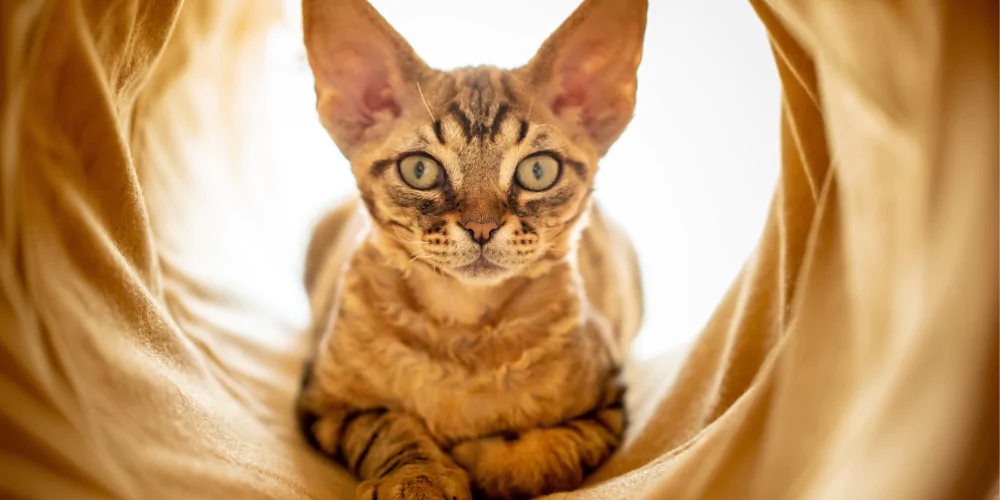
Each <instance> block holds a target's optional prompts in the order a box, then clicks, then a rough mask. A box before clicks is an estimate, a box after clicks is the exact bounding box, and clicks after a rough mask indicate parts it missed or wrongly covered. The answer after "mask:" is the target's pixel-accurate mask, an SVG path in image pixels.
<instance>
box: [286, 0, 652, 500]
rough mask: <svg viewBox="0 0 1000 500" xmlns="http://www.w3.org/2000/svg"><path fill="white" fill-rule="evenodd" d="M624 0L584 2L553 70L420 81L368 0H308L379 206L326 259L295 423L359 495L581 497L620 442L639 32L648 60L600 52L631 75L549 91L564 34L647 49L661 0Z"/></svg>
mask: <svg viewBox="0 0 1000 500" xmlns="http://www.w3.org/2000/svg"><path fill="white" fill-rule="evenodd" d="M614 1H615V0H611V2H608V1H607V0H606V1H604V2H601V1H590V2H587V3H585V4H584V6H583V7H581V9H579V10H578V12H577V13H576V14H574V16H573V17H572V18H571V19H570V21H567V24H566V25H564V27H563V28H562V29H561V30H560V32H563V34H562V35H561V36H560V32H557V33H556V35H554V36H553V38H552V39H550V41H549V42H547V44H546V47H543V50H542V51H541V52H540V53H539V56H538V57H536V61H540V62H536V61H533V62H532V64H529V66H526V67H525V68H522V69H520V70H514V71H503V70H499V69H496V68H490V67H481V68H464V69H460V70H454V71H451V72H439V71H435V70H431V69H429V68H426V66H423V65H422V62H420V61H419V59H418V58H416V56H415V55H413V54H412V52H409V50H408V47H406V46H404V44H405V42H402V41H401V38H399V37H398V35H396V34H395V33H394V32H392V31H391V28H389V27H388V25H387V24H384V21H382V20H381V18H380V17H378V15H377V13H375V12H374V10H373V9H371V7H370V6H368V5H367V4H366V3H363V2H356V1H345V2H342V3H340V4H335V3H333V2H329V1H328V0H316V2H315V3H310V2H308V1H307V3H306V5H305V10H304V12H305V13H306V42H307V46H308V47H309V49H310V61H311V63H312V65H313V69H314V72H315V73H316V75H317V94H318V102H319V104H318V108H319V110H320V114H321V117H322V118H323V122H324V125H325V126H326V127H327V129H328V130H329V131H330V133H331V136H332V137H333V138H334V140H335V141H336V142H337V144H338V146H340V148H341V150H342V151H344V153H345V155H347V156H348V158H349V159H350V160H351V163H352V168H353V170H354V174H355V177H356V178H357V180H358V187H359V191H360V196H359V197H358V198H357V199H354V200H350V201H348V202H345V203H344V204H343V205H341V206H340V207H338V208H337V209H335V210H334V211H333V212H331V213H330V214H329V215H327V216H326V217H325V218H324V219H323V220H322V221H321V222H320V223H319V225H318V226H317V229H316V231H315V232H314V235H313V240H312V242H311V244H310V249H309V253H308V257H307V262H306V286H307V289H308V291H309V294H310V300H311V305H312V314H313V332H314V337H315V347H314V350H313V353H312V355H311V359H310V363H309V365H308V366H307V369H306V375H305V379H304V381H303V391H302V394H301V396H300V399H299V403H298V411H299V414H300V420H301V422H302V424H303V430H304V432H305V434H306V436H307V437H308V438H309V439H310V441H311V442H312V443H313V445H314V446H315V447H316V448H317V449H319V450H321V451H323V452H324V453H326V454H329V455H330V456H332V457H334V458H336V459H338V460H340V461H341V462H343V463H344V464H345V465H346V466H347V467H348V468H349V469H351V470H352V472H354V473H355V474H357V475H359V476H360V477H361V478H362V479H364V480H365V481H364V482H363V483H362V485H361V486H360V487H359V493H360V495H361V496H362V497H371V498H375V497H377V498H383V499H385V498H442V496H443V497H444V498H449V499H450V498H456V499H457V498H468V497H469V495H470V491H478V492H479V493H481V494H483V495H485V496H490V497H507V498H514V497H526V496H534V495H538V494H542V493H546V492H550V491H555V490H562V489H569V488H573V487H575V486H577V485H578V484H579V483H580V482H581V481H582V479H583V477H584V476H585V475H586V474H587V473H588V472H589V471H590V470H592V469H593V468H595V467H597V466H598V465H600V463H601V462H603V461H604V460H605V459H606V458H607V457H608V456H609V455H610V454H611V453H612V452H613V451H614V449H615V448H616V447H617V445H618V443H619V441H620V439H621V435H622V432H623V430H624V414H623V408H622V401H621V397H622V393H623V388H622V386H621V384H620V381H619V379H618V372H619V369H620V365H621V362H622V358H621V356H622V352H623V350H624V349H625V348H626V347H627V345H628V342H629V341H630V340H631V337H632V336H633V335H634V334H635V333H636V331H637V329H638V325H639V322H640V317H641V290H640V284H639V278H638V270H637V265H636V260H635V255H634V253H633V252H632V249H631V246H630V244H629V242H628V240H627V238H626V237H625V236H624V235H623V234H622V233H621V232H620V231H619V230H618V229H617V228H616V227H615V226H614V225H613V224H611V223H610V222H609V221H608V220H606V219H605V218H604V217H603V216H602V214H601V213H600V210H599V209H598V208H597V206H596V204H594V203H593V201H592V199H591V192H592V185H593V177H594V174H595V172H596V168H597V160H598V159H599V158H600V156H602V155H603V153H604V152H605V151H606V150H607V147H609V146H610V144H611V142H613V141H614V139H615V138H617V136H618V135H619V134H620V133H621V130H622V129H623V128H624V125H625V124H626V123H627V122H628V119H629V118H630V117H631V109H632V105H633V102H634V92H635V82H634V71H635V67H636V66H637V65H638V54H639V52H638V50H639V49H638V48H636V47H635V45H636V39H635V36H634V33H633V36H632V37H631V38H627V39H626V42H627V43H626V45H627V46H628V47H631V48H632V50H633V51H635V53H634V57H633V58H631V59H629V58H628V57H626V58H624V59H620V55H617V54H616V55H615V58H611V57H609V54H608V53H607V52H602V53H601V54H603V58H598V59H600V60H601V61H604V63H605V65H611V66H620V67H622V68H624V70H623V71H619V72H622V73H623V74H624V75H628V74H629V73H631V76H630V77H623V78H622V81H621V82H610V83H606V84H605V85H609V86H610V87H609V88H607V89H604V91H603V92H602V94H600V95H597V94H595V93H593V92H591V89H590V88H589V87H588V88H586V89H583V90H584V91H582V92H581V91H580V87H579V86H574V85H572V83H573V82H572V81H567V80H561V82H560V85H559V88H558V89H554V90H553V91H552V93H551V95H550V94H547V93H546V92H545V90H546V89H547V88H549V87H546V86H545V82H546V81H547V80H550V79H551V77H552V74H553V71H552V69H551V67H552V66H553V65H555V66H556V67H560V64H561V65H562V66H566V64H567V62H566V61H567V60H566V59H565V58H560V56H559V52H560V50H559V49H560V43H561V42H560V38H562V39H564V40H565V39H569V40H570V41H572V42H574V44H575V45H578V46H581V47H583V48H584V49H585V50H592V48H593V47H592V43H591V44H590V48H589V49H588V43H587V42H593V40H594V37H595V35H594V34H593V33H591V32H590V31H589V30H585V29H582V28H580V27H577V26H576V25H580V24H582V25H583V26H584V28H585V27H586V26H587V24H588V23H587V19H588V17H591V18H592V17H593V15H592V14H593V13H592V12H590V11H594V10H596V11H598V12H597V14H598V15H600V14H604V15H606V16H609V17H610V22H612V23H614V21H615V20H617V21H619V23H620V26H619V27H621V26H625V27H627V28H629V29H630V30H632V31H636V30H637V31H638V46H639V47H641V36H642V28H643V27H644V19H645V3H644V2H640V1H636V2H624V3H623V4H619V5H618V6H616V5H614V3H613V2H614ZM324 2H326V3H324ZM621 5H626V6H625V7H624V8H623V7H621ZM602 10H603V12H601V11H602ZM581 12H582V13H581ZM310 16H311V17H312V19H310ZM603 22H605V23H607V22H609V21H607V20H605V21H603ZM566 26H569V28H567V27H566ZM598 27H599V26H598ZM320 28H322V30H321V31H320ZM366 30H367V32H366V33H365V34H364V35H365V37H367V38H364V37H362V36H361V34H360V33H352V31H366ZM581 33H582V34H581ZM373 34H374V35H375V36H373ZM585 35H586V36H585ZM581 37H582V39H581ZM362 39H365V40H367V41H364V42H362V41H361V40H362ZM372 40H375V41H374V42H373V41H372ZM380 40H381V41H380ZM553 40H554V41H553ZM562 43H565V42H562ZM335 54H337V55H340V56H342V57H339V58H337V59H336V61H335V62H336V63H337V64H333V63H330V64H329V65H328V64H327V63H326V62H325V59H327V58H329V56H332V55H335ZM585 55H586V54H585ZM352 57H353V58H352ZM622 61H624V62H622ZM570 62H571V63H576V65H578V64H581V63H582V62H585V61H582V62H581V61H577V60H576V59H572V58H571V59H570ZM576 65H573V67H577V66H576ZM622 68H619V69H620V70H621V69H622ZM593 69H594V68H593V67H591V68H590V69H589V70H588V69H587V68H583V69H578V70H577V73H586V72H587V71H593ZM612 73H613V72H612ZM555 74H557V75H558V74H559V72H558V71H555ZM411 83H412V87H411ZM598 83H600V82H599V81H598ZM567 88H568V89H570V91H567V90H566V89H567ZM594 88H598V87H597V86H596V85H595V86H594ZM573 89H576V90H575V91H574V90H573ZM536 103H537V104H536ZM588 106H589V107H588ZM626 111H627V116H623V112H626ZM470 484H471V489H470Z"/></svg>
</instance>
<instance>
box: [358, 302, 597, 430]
mask: <svg viewBox="0 0 1000 500" xmlns="http://www.w3.org/2000/svg"><path fill="white" fill-rule="evenodd" d="M564 322H565V324H562V325H560V324H559V322H558V321H555V322H553V323H551V324H548V325H544V326H545V328H542V329H538V327H539V326H542V325H535V326H534V327H528V326H527V325H525V328H524V330H523V331H522V332H517V331H510V330H509V328H516V327H513V326H511V327H508V328H507V329H504V328H496V329H485V328H484V329H483V330H481V331H477V332H471V333H472V334H471V335H464V336H461V339H462V340H460V341H459V340H453V341H452V342H448V341H447V340H445V341H443V342H440V343H438V344H437V345H441V346H443V347H442V348H441V349H438V350H428V349H427V347H426V345H421V344H419V343H407V342H401V344H400V345H399V346H397V348H395V349H387V350H386V351H383V353H384V357H383V358H382V359H380V360H379V362H380V364H382V366H386V367H388V371H389V373H385V374H384V375H385V376H384V377H380V378H379V379H378V380H377V381H376V385H377V388H376V390H377V391H378V392H379V393H380V394H381V396H382V397H384V398H386V399H387V401H386V402H387V403H389V404H390V405H391V406H399V407H402V408H403V409H405V410H406V411H408V412H411V413H413V414H416V415H418V416H420V417H421V418H422V419H423V420H424V421H425V422H426V424H427V426H428V428H429V429H430V430H431V432H432V434H434V435H435V436H436V437H437V438H438V439H440V440H441V441H444V442H448V441H452V440H460V439H464V438H470V437H476V436H481V435H485V434H492V433H498V432H504V431H510V430H521V429H527V428H533V427H538V426H547V425H554V424H557V423H559V422H561V421H563V420H565V419H567V418H570V417H573V416H576V415H579V414H581V413H585V412H586V411H588V410H590V409H591V408H592V407H593V406H594V404H595V403H596V401H597V399H598V398H599V397H600V392H601V388H602V387H603V383H604V381H605V380H606V379H607V378H608V377H609V376H610V373H611V372H612V371H613V370H614V366H613V362H612V361H611V358H610V356H609V355H608V352H607V348H606V346H605V345H604V343H603V342H602V340H601V338H600V337H599V336H598V335H594V334H593V332H592V331H590V329H589V328H588V325H587V324H584V322H583V321H582V320H579V319H576V320H574V319H566V320H565V321H564ZM573 322H577V324H570V323H573ZM515 324H516V323H515ZM546 328H547V329H549V330H550V331H546ZM437 333H438V334H439V335H444V336H446V335H449V334H451V335H452V338H453V339H455V338H460V336H459V335H455V332H437ZM519 333H520V335H519ZM543 336H544V337H543ZM531 337H535V338H531ZM470 339H471V340H470Z"/></svg>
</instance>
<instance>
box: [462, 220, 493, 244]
mask: <svg viewBox="0 0 1000 500" xmlns="http://www.w3.org/2000/svg"><path fill="white" fill-rule="evenodd" d="M497 227H498V226H497V223H496V222H493V221H490V222H466V223H465V229H466V231H468V232H469V235H470V236H472V239H473V241H475V242H476V243H479V244H480V245H484V244H486V242H487V241H490V238H492V237H493V230H495V229H496V228H497Z"/></svg>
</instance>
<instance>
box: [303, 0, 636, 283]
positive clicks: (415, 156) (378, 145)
mask: <svg viewBox="0 0 1000 500" xmlns="http://www.w3.org/2000/svg"><path fill="white" fill-rule="evenodd" d="M636 4H642V5H638V6H637V5H636ZM304 14H305V29H306V45H307V48H308V49H309V56H310V63H311V64H312V67H313V70H314V74H315V75H316V79H317V86H316V89H317V97H318V106H317V107H318V109H319V112H320V116H321V119H322V121H323V124H324V126H326V128H327V130H328V131H329V132H330V134H331V136H332V137H333V139H334V140H335V142H337V145H338V146H339V147H340V148H341V151H343V152H344V154H345V155H346V156H347V157H348V159H349V160H350V161H351V165H352V169H353V172H354V175H355V178H356V179H357V184H358V189H359V190H360V192H361V197H362V200H364V202H365V204H366V206H367V208H368V211H369V213H370V215H371V217H372V219H373V222H374V226H375V228H376V231H379V232H380V234H379V236H380V241H382V242H384V243H385V244H386V245H394V246H396V247H399V248H402V249H405V251H406V252H407V254H408V255H409V256H411V258H412V262H418V261H419V262H421V263H424V264H428V265H431V266H433V267H434V268H436V269H439V270H440V271H443V272H445V273H447V274H450V275H452V276H454V277H456V278H458V279H460V280H462V281H466V282H470V283H478V284H490V283H496V282H498V281H501V280H503V279H505V278H508V277H511V276H516V275H524V274H531V273H532V272H533V271H535V270H540V269H543V268H544V267H545V266H546V265H547V264H548V263H551V262H555V261H558V260H560V259H563V258H564V257H565V256H566V255H567V254H568V253H569V252H570V250H571V248H572V245H573V242H574V240H575V237H576V236H577V234H578V233H579V229H580V228H581V227H582V224H583V222H584V221H583V219H584V217H583V214H585V213H586V209H587V207H588V203H589V199H590V193H591V191H592V190H593V180H594V174H595V172H596V170H597V160H598V159H599V158H600V157H601V156H602V155H603V154H604V153H605V152H606V151H607V148H608V147H609V146H610V145H611V143H613V142H614V140H615V139H616V138H617V137H618V135H620V134H621V132H622V130H623V129H624V127H625V125H626V124H627V123H628V121H629V119H630V118H631V114H632V109H633V106H634V99H635V85H636V83H635V70H636V68H637V66H638V63H639V58H640V54H641V44H642V32H643V29H644V25H645V5H644V2H634V1H633V2H629V1H622V0H603V1H601V0H597V1H594V0H591V1H588V2H585V3H584V5H582V6H581V7H580V8H579V9H578V10H577V12H576V13H574V15H573V17H571V18H570V19H569V20H568V21H567V22H566V23H565V24H564V25H563V27H562V28H560V30H559V31H557V32H556V33H555V34H554V35H553V36H552V37H551V38H550V39H549V40H548V41H547V42H546V44H545V45H544V46H543V47H542V49H541V51H539V54H538V55H537V56H536V57H535V58H534V59H533V60H532V62H531V63H529V64H528V65H527V66H525V67H523V68H519V69H516V70H511V71H506V70H500V69H497V68H492V67H479V68H463V69H458V70H453V71H449V72H443V71H437V70H433V69H430V68H428V67H426V65H424V64H423V62H422V61H420V60H419V58H417V57H416V55H415V54H413V52H412V50H410V49H409V47H408V46H407V45H406V42H405V41H403V40H402V38H401V37H399V35H398V34H396V33H395V32H394V31H393V30H392V28H391V27H389V25H388V24H386V23H385V21H384V20H382V19H381V17H379V16H378V14H377V13H376V12H375V11H374V9H372V8H371V6H369V5H368V4H367V2H363V1H361V0H338V1H336V2H335V1H333V0H314V1H313V2H307V4H306V6H305V9H304ZM567 26H568V27H567Z"/></svg>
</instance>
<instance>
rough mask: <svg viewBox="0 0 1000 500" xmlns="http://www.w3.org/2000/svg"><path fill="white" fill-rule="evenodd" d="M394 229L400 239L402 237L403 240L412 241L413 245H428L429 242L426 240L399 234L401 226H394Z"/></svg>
mask: <svg viewBox="0 0 1000 500" xmlns="http://www.w3.org/2000/svg"><path fill="white" fill-rule="evenodd" d="M392 230H393V232H394V233H396V236H398V237H399V239H401V240H403V241H405V242H407V243H410V244H411V245H426V244H427V242H426V241H417V240H415V239H412V238H410V237H408V236H406V235H402V234H399V228H398V227H395V226H393V228H392Z"/></svg>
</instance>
